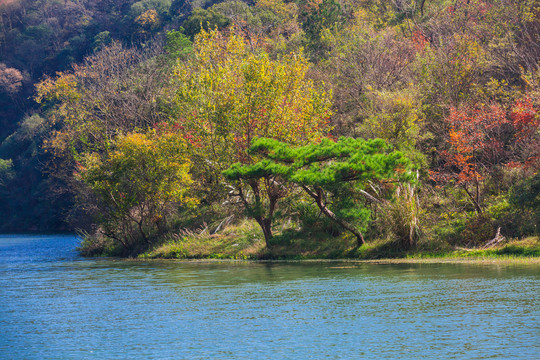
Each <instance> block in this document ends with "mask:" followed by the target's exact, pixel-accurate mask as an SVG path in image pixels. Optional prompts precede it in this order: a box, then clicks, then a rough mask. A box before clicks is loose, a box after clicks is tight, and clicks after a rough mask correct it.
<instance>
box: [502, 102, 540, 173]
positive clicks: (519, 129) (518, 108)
mask: <svg viewBox="0 0 540 360" xmlns="http://www.w3.org/2000/svg"><path fill="white" fill-rule="evenodd" d="M538 110H539V109H538V106H535V104H534V103H533V101H532V100H531V98H530V97H525V98H522V99H519V100H517V101H516V102H515V104H514V106H513V107H512V109H511V111H510V119H511V121H512V125H513V126H514V129H515V131H516V132H515V138H516V148H518V149H519V152H520V154H519V155H520V156H519V157H518V161H513V162H511V163H509V164H508V165H509V166H512V167H524V168H536V169H538V168H540V139H539V134H540V112H539V111H538Z"/></svg>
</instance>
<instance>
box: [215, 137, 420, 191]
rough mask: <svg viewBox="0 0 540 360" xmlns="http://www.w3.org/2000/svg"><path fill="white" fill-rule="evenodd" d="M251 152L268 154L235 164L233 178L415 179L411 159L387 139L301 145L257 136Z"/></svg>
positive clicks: (307, 181) (314, 182) (317, 181)
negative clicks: (392, 146) (394, 147)
mask: <svg viewBox="0 0 540 360" xmlns="http://www.w3.org/2000/svg"><path fill="white" fill-rule="evenodd" d="M249 152H250V153H251V154H257V155H262V156H264V157H265V159H264V160H261V161H259V162H257V163H255V164H252V165H245V166H242V165H240V164H235V165H233V166H232V167H231V168H229V169H228V170H226V171H225V172H224V175H225V176H226V177H227V178H229V179H232V180H238V179H241V178H257V177H259V178H260V177H263V176H268V175H275V176H281V177H283V178H285V179H287V180H288V181H291V182H293V183H296V184H298V185H310V186H322V187H331V186H336V184H339V183H342V182H350V181H358V182H365V181H367V180H376V179H388V178H392V177H394V178H395V179H396V180H397V179H401V180H409V179H412V177H411V175H410V174H409V172H408V171H407V170H408V167H410V163H409V161H408V160H407V159H406V158H405V156H404V155H403V154H402V153H401V152H399V151H391V149H390V147H389V145H387V144H386V143H385V142H384V140H381V139H372V140H363V139H353V138H340V139H339V141H337V142H334V141H331V140H329V139H323V140H322V141H321V142H320V143H318V144H310V145H305V146H300V147H291V146H290V145H288V144H286V143H283V142H280V141H277V140H273V139H267V138H261V139H256V140H254V141H253V143H252V146H251V148H250V149H249Z"/></svg>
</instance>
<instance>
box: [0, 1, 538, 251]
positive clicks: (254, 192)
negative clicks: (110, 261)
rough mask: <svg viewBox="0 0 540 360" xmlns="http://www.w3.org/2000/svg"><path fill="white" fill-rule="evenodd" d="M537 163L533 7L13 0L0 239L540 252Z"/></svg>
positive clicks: (143, 246)
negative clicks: (532, 244)
mask: <svg viewBox="0 0 540 360" xmlns="http://www.w3.org/2000/svg"><path fill="white" fill-rule="evenodd" d="M539 169H540V2H539V1H537V0H392V1H385V0H312V1H305V0H291V1H283V0H259V1H246V2H242V1H224V2H216V1H204V0H195V1H189V0H173V1H171V0H142V1H132V0H80V1H76V0H71V1H70V0H39V1H31V0H2V1H0V216H1V217H2V219H3V220H2V222H1V223H0V231H1V232H19V233H20V232H40V233H43V232H74V231H77V232H78V233H80V234H81V235H82V236H83V238H84V242H83V245H82V248H81V251H82V253H83V254H85V255H117V256H137V255H140V254H146V256H156V257H160V256H165V257H205V256H215V257H220V256H231V257H259V258H264V257H280V256H315V257H317V256H325V257H345V256H353V257H358V256H380V255H379V254H384V255H385V256H387V255H388V254H394V253H404V252H407V251H411V250H418V249H419V250H423V251H441V250H446V249H456V248H463V249H471V248H482V247H486V246H492V245H494V244H497V243H500V242H502V241H504V239H524V238H527V237H536V241H537V242H538V233H539V229H538V226H539V225H540V173H539ZM216 244H218V245H216ZM212 246H214V247H212ZM220 246H221V247H220ZM375 247H377V250H374V249H375ZM216 249H219V250H216ZM366 249H369V251H371V252H370V253H366V251H367V250H366ZM377 251H379V253H377Z"/></svg>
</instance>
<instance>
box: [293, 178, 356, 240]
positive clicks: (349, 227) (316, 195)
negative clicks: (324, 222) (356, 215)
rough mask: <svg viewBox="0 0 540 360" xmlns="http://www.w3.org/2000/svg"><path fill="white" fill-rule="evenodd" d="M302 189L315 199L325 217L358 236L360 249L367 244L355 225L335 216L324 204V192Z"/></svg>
mask: <svg viewBox="0 0 540 360" xmlns="http://www.w3.org/2000/svg"><path fill="white" fill-rule="evenodd" d="M302 187H303V188H304V190H305V191H306V192H307V193H308V195H309V196H311V197H312V198H313V199H315V202H316V203H317V206H318V207H319V209H321V211H322V212H323V214H324V215H326V216H327V217H328V218H330V219H331V220H332V221H334V222H335V223H336V224H338V225H340V226H341V227H343V228H345V229H346V230H348V231H350V232H351V233H353V234H354V236H356V243H357V246H358V247H360V246H362V245H364V244H365V243H366V242H365V240H364V236H363V235H362V233H361V232H360V231H358V229H356V228H355V227H354V225H352V224H349V223H348V222H347V221H345V220H343V219H340V218H338V217H337V216H336V214H334V212H333V211H332V210H330V209H329V208H327V207H326V206H325V205H324V204H323V196H322V191H321V190H320V189H317V191H316V192H313V191H311V190H310V189H309V188H308V187H306V186H302Z"/></svg>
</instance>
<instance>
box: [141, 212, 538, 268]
mask: <svg viewBox="0 0 540 360" xmlns="http://www.w3.org/2000/svg"><path fill="white" fill-rule="evenodd" d="M430 245H431V246H432V247H433V244H430ZM139 258H140V259H237V260H238V259H240V260H248V259H249V260H310V259H350V260H361V261H370V262H386V263H388V262H393V263H405V262H407V263H411V262H418V263H429V262H471V261H475V262H493V261H497V262H516V261H517V262H528V263H540V238H539V237H529V238H525V239H522V240H509V241H505V242H504V243H503V244H501V245H499V246H496V247H493V248H489V249H478V248H475V249H466V248H450V247H448V245H443V244H442V243H441V244H439V245H436V246H435V248H428V247H427V246H426V244H423V246H419V248H418V249H415V250H409V251H401V250H399V249H397V248H396V245H395V243H393V242H392V241H388V240H375V241H371V242H368V243H367V244H365V245H363V246H362V247H360V248H357V247H356V239H355V238H354V237H351V236H348V235H347V234H342V235H340V236H336V237H332V236H330V235H327V234H309V233H302V232H295V231H292V230H286V231H284V232H283V233H281V234H278V235H276V236H274V238H273V239H272V240H271V243H270V246H269V247H266V244H265V241H264V238H263V235H262V232H261V230H260V228H259V226H258V225H257V223H256V222H254V221H250V220H243V221H241V222H239V223H237V224H233V225H229V226H227V227H226V228H225V229H223V230H221V231H220V232H219V233H218V234H209V233H208V232H202V233H188V234H177V235H176V236H172V237H171V238H170V239H169V240H168V241H165V242H164V243H163V244H162V245H160V246H157V247H155V248H154V249H152V250H150V251H147V252H145V253H143V254H141V255H139Z"/></svg>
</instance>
